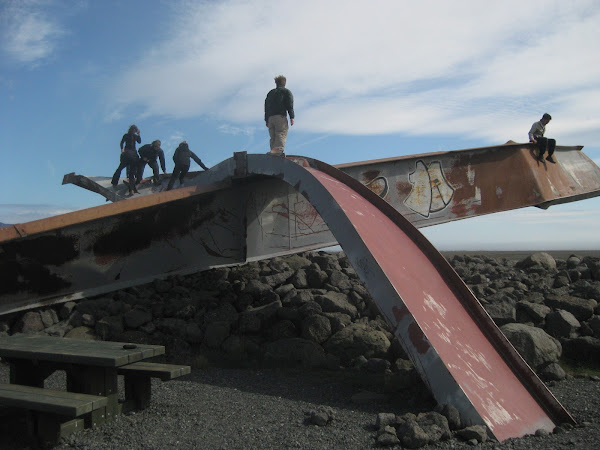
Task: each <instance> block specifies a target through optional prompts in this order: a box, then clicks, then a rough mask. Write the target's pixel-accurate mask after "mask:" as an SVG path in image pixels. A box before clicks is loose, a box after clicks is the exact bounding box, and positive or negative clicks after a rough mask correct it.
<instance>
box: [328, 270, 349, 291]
mask: <svg viewBox="0 0 600 450" xmlns="http://www.w3.org/2000/svg"><path fill="white" fill-rule="evenodd" d="M329 284H331V285H332V286H335V287H336V288H338V289H340V290H341V291H348V290H350V289H352V282H351V281H350V278H348V276H347V275H345V274H344V273H343V272H342V271H341V270H331V271H330V272H329Z"/></svg>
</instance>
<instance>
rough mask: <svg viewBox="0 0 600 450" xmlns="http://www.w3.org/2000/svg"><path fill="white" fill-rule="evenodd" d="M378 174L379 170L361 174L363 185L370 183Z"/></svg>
mask: <svg viewBox="0 0 600 450" xmlns="http://www.w3.org/2000/svg"><path fill="white" fill-rule="evenodd" d="M380 173H381V170H367V171H366V172H363V173H362V174H361V177H362V179H363V184H367V183H370V182H371V181H373V180H374V179H375V178H377V177H378V176H379V174H380Z"/></svg>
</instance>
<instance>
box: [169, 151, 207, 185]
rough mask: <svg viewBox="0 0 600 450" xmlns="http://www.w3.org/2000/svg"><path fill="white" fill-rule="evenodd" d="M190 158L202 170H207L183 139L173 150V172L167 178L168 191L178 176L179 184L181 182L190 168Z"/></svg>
mask: <svg viewBox="0 0 600 450" xmlns="http://www.w3.org/2000/svg"><path fill="white" fill-rule="evenodd" d="M190 158H191V159H193V160H194V161H196V163H198V165H199V166H200V167H202V168H203V169H204V170H208V167H206V166H205V165H204V163H202V160H201V159H200V158H198V157H197V156H196V154H195V153H194V152H193V151H191V150H190V147H189V146H188V144H187V142H186V141H183V142H182V143H181V144H179V146H178V147H177V149H176V150H175V153H174V154H173V162H174V163H175V167H174V168H173V174H172V175H171V179H170V180H169V185H168V186H167V191H170V190H171V189H172V188H173V184H174V183H175V180H176V179H177V178H179V184H180V185H181V184H183V178H184V177H185V175H186V174H187V173H188V171H189V170H190Z"/></svg>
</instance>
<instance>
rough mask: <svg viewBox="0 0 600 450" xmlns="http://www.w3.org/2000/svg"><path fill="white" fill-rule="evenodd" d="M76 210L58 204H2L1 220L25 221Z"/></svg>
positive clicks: (13, 222)
mask: <svg viewBox="0 0 600 450" xmlns="http://www.w3.org/2000/svg"><path fill="white" fill-rule="evenodd" d="M75 210H76V209H74V208H65V207H61V206H57V205H18V204H0V222H2V223H6V224H16V223H25V222H30V221H32V220H38V219H44V218H46V217H51V216H57V215H59V214H66V213H69V212H72V211H75Z"/></svg>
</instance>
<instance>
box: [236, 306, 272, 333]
mask: <svg viewBox="0 0 600 450" xmlns="http://www.w3.org/2000/svg"><path fill="white" fill-rule="evenodd" d="M282 307H283V306H282V304H281V301H279V300H277V301H275V302H272V303H269V304H268V305H263V306H259V307H258V308H248V309H247V310H246V311H244V312H243V313H241V314H240V319H239V322H240V329H242V330H245V331H251V330H254V331H258V330H259V329H260V328H262V327H266V326H267V325H270V324H271V323H273V322H275V320H276V318H277V312H278V311H279V310H280V309H281V308H282ZM257 323H258V324H260V325H259V328H258V329H256V326H257V325H256V324H257Z"/></svg>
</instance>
